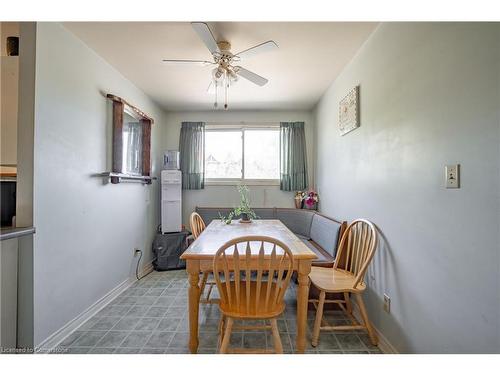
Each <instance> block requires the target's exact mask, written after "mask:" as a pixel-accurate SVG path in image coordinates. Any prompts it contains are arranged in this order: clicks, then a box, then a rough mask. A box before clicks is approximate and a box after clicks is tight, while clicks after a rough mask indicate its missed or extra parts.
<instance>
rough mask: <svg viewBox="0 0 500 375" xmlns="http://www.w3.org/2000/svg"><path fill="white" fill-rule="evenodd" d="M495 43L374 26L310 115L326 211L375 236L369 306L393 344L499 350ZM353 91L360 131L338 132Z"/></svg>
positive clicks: (466, 34)
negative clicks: (453, 183) (448, 171)
mask: <svg viewBox="0 0 500 375" xmlns="http://www.w3.org/2000/svg"><path fill="white" fill-rule="evenodd" d="M499 40H500V27H499V24H474V23H470V24H455V23H449V24H444V23H443V24H421V23H406V24H399V23H386V24H382V25H381V26H380V27H379V28H378V29H377V30H376V31H375V32H374V34H373V35H372V36H371V37H370V38H369V39H368V41H367V42H366V43H365V44H364V46H363V47H362V48H361V50H360V51H359V52H358V54H357V55H356V57H355V58H354V59H353V60H352V61H351V63H350V64H349V65H348V66H347V67H346V68H345V70H344V71H343V72H342V74H341V75H340V76H339V77H338V78H337V79H336V80H335V82H334V83H333V84H332V85H331V87H330V88H329V89H328V90H327V92H326V93H325V94H324V96H323V97H322V99H321V101H320V102H319V104H318V105H317V108H316V109H315V114H314V115H315V117H316V122H317V132H316V135H315V137H316V161H317V165H316V181H317V186H318V189H319V193H320V196H321V210H322V211H323V212H325V213H326V214H330V215H332V216H334V217H340V218H344V219H347V220H352V219H354V218H357V217H365V218H368V219H370V220H372V221H373V222H375V223H376V224H377V225H378V227H379V228H380V231H381V232H382V233H383V238H382V241H381V246H380V248H379V251H378V253H377V254H376V257H375V260H374V262H373V265H372V267H371V269H370V272H369V276H368V281H369V290H368V293H366V300H367V302H368V309H369V314H370V316H371V318H372V320H373V322H374V324H375V326H376V327H377V328H378V329H379V330H381V331H382V332H383V334H384V335H385V336H386V337H387V339H388V340H389V341H390V342H391V343H392V344H393V345H394V346H395V347H396V348H397V349H398V350H400V351H401V352H412V353H453V352H455V353H464V352H474V353H479V352H483V353H489V352H499V351H500V345H499V337H498V332H499V331H498V327H499V302H500V301H499V295H500V294H499V286H500V285H499V279H498V275H499V273H498V272H499V224H500V223H499V212H500V210H499V209H500V206H499V191H500V190H499V189H500V186H499V167H500V161H499V160H500V158H499V156H500V153H499V144H500V143H499V142H500V137H499V128H500V120H499V117H500V116H499V108H500V97H499V88H500V51H499V48H500V44H499ZM355 85H360V102H361V127H360V128H359V129H357V130H355V131H353V132H352V133H349V134H347V135H345V136H340V134H339V131H338V104H339V101H340V100H341V99H342V98H343V97H344V96H345V95H346V93H347V92H348V91H349V90H350V89H351V88H352V87H354V86H355ZM451 163H460V164H461V168H462V176H461V177H462V187H461V189H459V190H446V189H445V188H444V166H445V164H451ZM384 292H386V293H388V294H389V295H390V297H391V298H392V311H391V314H387V313H385V312H384V311H383V310H382V295H383V293H384Z"/></svg>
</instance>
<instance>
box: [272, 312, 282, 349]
mask: <svg viewBox="0 0 500 375" xmlns="http://www.w3.org/2000/svg"><path fill="white" fill-rule="evenodd" d="M271 330H272V332H273V344H274V350H275V351H276V354H283V345H282V344H281V337H280V333H279V331H278V322H277V321H276V319H271Z"/></svg>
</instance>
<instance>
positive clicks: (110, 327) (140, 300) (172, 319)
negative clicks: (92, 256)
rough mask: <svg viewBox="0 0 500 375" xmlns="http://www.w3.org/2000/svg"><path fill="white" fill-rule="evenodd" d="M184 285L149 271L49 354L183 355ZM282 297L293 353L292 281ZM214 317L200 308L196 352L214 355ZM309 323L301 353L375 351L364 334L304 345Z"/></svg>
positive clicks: (249, 335)
mask: <svg viewBox="0 0 500 375" xmlns="http://www.w3.org/2000/svg"><path fill="white" fill-rule="evenodd" d="M187 286H188V284H187V274H186V271H185V270H176V271H166V272H153V273H151V274H149V275H148V276H146V277H145V278H143V279H141V280H139V281H137V282H136V283H135V284H133V285H132V286H131V287H129V288H128V289H127V290H125V291H124V292H123V293H122V294H121V295H119V296H118V297H116V298H115V299H114V300H113V301H111V303H109V304H108V305H107V306H105V307H104V308H103V309H102V310H100V311H99V312H97V313H96V314H95V315H94V316H93V317H91V318H90V319H89V320H88V321H87V322H85V323H84V324H83V325H82V326H80V327H79V328H78V329H77V330H76V331H75V332H73V333H72V334H71V335H69V336H68V337H67V338H66V339H65V340H63V341H62V342H61V343H60V344H59V345H58V347H57V349H56V350H55V352H58V353H61V352H62V353H73V354H74V353H81V354H83V353H103V354H109V353H116V354H118V353H124V354H137V353H149V354H184V353H189V351H188V348H187V343H188V335H189V334H188V332H189V330H188V317H187ZM214 291H215V289H214ZM215 292H216V291H215ZM285 298H286V310H285V313H284V314H283V315H282V316H281V317H280V318H279V330H280V333H281V340H282V344H283V349H284V352H285V353H294V351H295V332H296V324H295V317H296V306H295V285H294V284H293V283H292V285H291V287H290V289H289V290H288V291H287V294H286V297H285ZM219 317H220V313H219V311H218V307H217V306H216V305H201V306H200V318H199V324H200V328H199V340H200V344H199V349H198V353H203V354H212V353H216V351H217V339H218V337H217V335H218V332H217V326H218V321H219ZM325 318H326V319H327V321H329V322H330V323H334V322H336V323H337V324H343V323H344V322H345V318H346V317H345V316H344V315H342V314H341V313H339V312H327V313H326V314H325ZM313 319H314V312H312V311H310V312H309V315H308V332H307V335H308V338H307V340H308V343H309V344H308V346H307V349H306V352H307V353H317V354H341V353H345V354H348V353H350V354H354V353H361V354H370V353H381V352H380V350H379V349H378V348H377V347H375V346H372V345H371V344H370V342H369V339H368V336H367V335H366V334H365V333H363V332H360V333H352V332H350V333H329V332H328V333H327V332H323V333H322V334H321V336H320V342H319V345H318V346H317V347H316V348H313V347H312V346H311V345H310V332H311V329H312V325H313ZM231 345H232V346H239V347H245V348H264V347H267V348H272V339H271V336H270V332H266V334H265V335H263V334H262V332H258V331H246V332H234V333H233V334H232V337H231Z"/></svg>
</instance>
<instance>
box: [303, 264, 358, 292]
mask: <svg viewBox="0 0 500 375" xmlns="http://www.w3.org/2000/svg"><path fill="white" fill-rule="evenodd" d="M309 279H310V280H311V282H312V283H313V284H314V286H316V287H317V288H318V289H320V290H323V291H325V292H328V293H336V292H339V293H340V292H355V293H356V292H362V291H363V290H365V289H366V285H365V283H364V282H360V283H359V284H358V285H357V286H356V288H353V287H352V286H353V285H354V280H355V277H354V275H352V274H351V273H349V272H346V271H343V270H339V269H336V270H334V269H333V268H325V267H311V273H310V274H309Z"/></svg>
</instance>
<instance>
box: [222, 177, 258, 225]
mask: <svg viewBox="0 0 500 375" xmlns="http://www.w3.org/2000/svg"><path fill="white" fill-rule="evenodd" d="M238 192H239V193H240V204H239V206H238V207H236V208H235V209H234V210H233V211H231V212H230V213H229V214H228V216H227V217H225V216H223V215H221V213H220V212H219V217H220V219H221V221H222V222H223V223H226V224H231V221H232V219H233V217H238V216H241V219H240V223H250V222H251V221H252V219H257V215H256V214H255V212H254V211H253V210H252V209H251V208H250V200H249V199H248V187H246V186H245V185H238Z"/></svg>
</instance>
